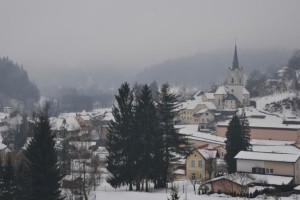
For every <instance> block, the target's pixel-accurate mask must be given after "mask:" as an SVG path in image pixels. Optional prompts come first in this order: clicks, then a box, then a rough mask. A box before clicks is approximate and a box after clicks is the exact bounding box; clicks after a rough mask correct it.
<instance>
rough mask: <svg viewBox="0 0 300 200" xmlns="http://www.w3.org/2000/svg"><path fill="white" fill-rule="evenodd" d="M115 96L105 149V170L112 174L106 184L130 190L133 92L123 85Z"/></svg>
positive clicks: (132, 170) (132, 169)
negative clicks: (121, 186) (115, 102)
mask: <svg viewBox="0 0 300 200" xmlns="http://www.w3.org/2000/svg"><path fill="white" fill-rule="evenodd" d="M118 93H119V94H118V95H116V96H115V97H116V100H117V106H115V105H114V106H113V109H112V114H113V116H114V121H113V120H112V121H111V122H110V124H109V128H108V135H107V142H106V148H107V151H108V156H107V170H108V171H109V172H110V173H111V174H112V177H110V178H109V179H108V182H109V183H110V184H111V185H112V186H113V187H119V186H120V185H121V184H129V190H132V183H133V181H134V159H133V158H134V156H135V155H134V154H133V153H134V152H133V150H132V143H133V142H132V137H131V135H132V125H133V92H132V90H131V89H130V87H129V84H128V83H124V84H122V85H121V87H120V88H119V90H118Z"/></svg>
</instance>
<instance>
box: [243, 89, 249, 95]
mask: <svg viewBox="0 0 300 200" xmlns="http://www.w3.org/2000/svg"><path fill="white" fill-rule="evenodd" d="M243 94H249V95H250V92H249V91H248V90H247V89H246V88H244V87H243Z"/></svg>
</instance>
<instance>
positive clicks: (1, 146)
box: [0, 134, 7, 151]
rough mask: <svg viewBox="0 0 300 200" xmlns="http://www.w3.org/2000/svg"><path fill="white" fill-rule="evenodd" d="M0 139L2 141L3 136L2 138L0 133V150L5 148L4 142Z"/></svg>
mask: <svg viewBox="0 0 300 200" xmlns="http://www.w3.org/2000/svg"><path fill="white" fill-rule="evenodd" d="M2 141H3V138H2V136H1V134H0V151H1V150H3V149H5V148H6V147H7V146H6V145H5V144H3V143H2Z"/></svg>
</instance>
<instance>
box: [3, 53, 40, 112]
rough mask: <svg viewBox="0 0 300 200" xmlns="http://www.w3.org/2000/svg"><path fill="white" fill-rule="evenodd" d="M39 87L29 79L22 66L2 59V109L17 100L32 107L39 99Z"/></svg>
mask: <svg viewBox="0 0 300 200" xmlns="http://www.w3.org/2000/svg"><path fill="white" fill-rule="evenodd" d="M39 96H40V93H39V90H38V88H37V86H36V85H35V84H34V83H33V82H31V81H30V80H29V78H28V74H27V72H26V71H25V70H24V69H23V67H22V66H20V65H18V64H17V63H14V62H13V61H12V60H10V59H9V58H8V57H4V58H0V98H1V101H0V109H2V107H3V106H10V105H9V104H10V101H11V100H12V99H16V100H18V101H21V102H23V103H24V104H25V105H30V104H32V103H33V102H35V101H37V100H38V99H39Z"/></svg>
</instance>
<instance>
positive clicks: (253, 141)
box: [250, 139, 295, 146]
mask: <svg viewBox="0 0 300 200" xmlns="http://www.w3.org/2000/svg"><path fill="white" fill-rule="evenodd" d="M250 143H251V144H252V145H265V146H268V145H269V146H284V145H292V144H295V141H282V140H258V139H251V141H250Z"/></svg>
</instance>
